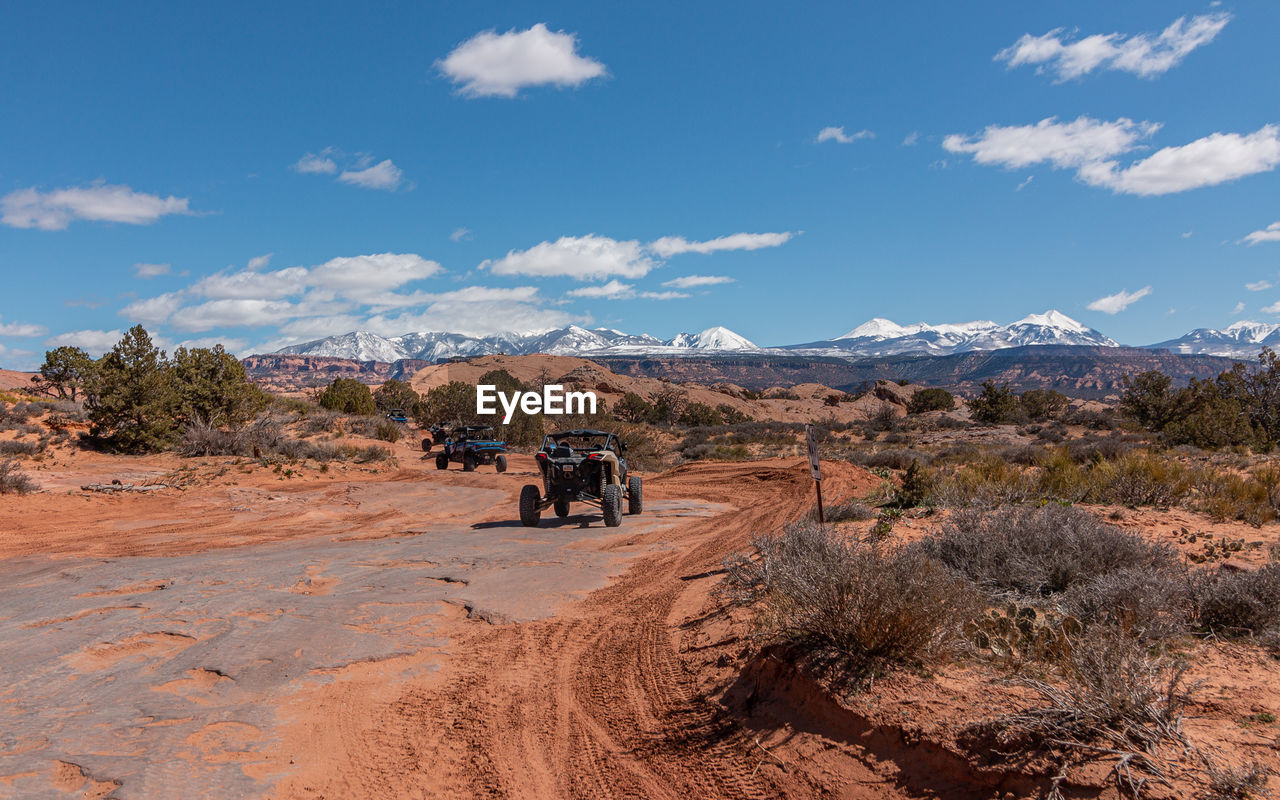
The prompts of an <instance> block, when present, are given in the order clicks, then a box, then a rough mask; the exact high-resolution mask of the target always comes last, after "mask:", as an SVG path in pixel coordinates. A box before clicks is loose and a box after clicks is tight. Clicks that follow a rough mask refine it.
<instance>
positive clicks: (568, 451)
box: [551, 444, 573, 458]
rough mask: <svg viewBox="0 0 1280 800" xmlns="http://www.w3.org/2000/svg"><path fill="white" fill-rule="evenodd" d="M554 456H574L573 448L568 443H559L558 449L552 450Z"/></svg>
mask: <svg viewBox="0 0 1280 800" xmlns="http://www.w3.org/2000/svg"><path fill="white" fill-rule="evenodd" d="M551 457H552V458H573V448H572V447H570V446H569V445H567V444H558V445H556V449H555V450H553V451H551Z"/></svg>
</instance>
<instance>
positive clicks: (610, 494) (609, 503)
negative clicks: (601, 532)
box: [600, 483, 622, 528]
mask: <svg viewBox="0 0 1280 800" xmlns="http://www.w3.org/2000/svg"><path fill="white" fill-rule="evenodd" d="M600 510H601V511H603V512H604V524H605V525H606V526H607V527H610V528H616V527H618V526H619V525H621V524H622V487H621V486H619V485H617V484H616V483H611V484H609V485H608V486H606V487H604V494H603V495H601V496H600Z"/></svg>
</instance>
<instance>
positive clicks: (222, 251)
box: [0, 2, 1280, 367]
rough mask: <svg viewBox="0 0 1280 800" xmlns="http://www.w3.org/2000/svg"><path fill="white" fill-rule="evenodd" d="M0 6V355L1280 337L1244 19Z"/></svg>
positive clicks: (826, 11) (429, 6) (922, 10)
mask: <svg viewBox="0 0 1280 800" xmlns="http://www.w3.org/2000/svg"><path fill="white" fill-rule="evenodd" d="M0 14H2V15H3V16H2V18H0V22H2V24H0V78H2V80H3V84H2V85H3V89H0V119H3V120H5V122H6V124H4V125H0V270H3V275H4V282H3V289H2V290H0V348H2V349H0V365H4V366H9V367H30V366H31V365H32V364H34V363H38V361H39V359H40V356H41V354H42V353H43V350H44V349H45V348H46V347H48V346H50V345H53V344H60V343H76V344H82V345H84V346H86V347H87V349H90V350H94V351H100V350H101V349H102V347H103V346H105V345H108V344H109V343H110V342H111V341H112V340H113V337H114V335H115V332H117V331H120V330H122V329H123V328H124V327H127V326H128V325H130V324H132V323H133V322H137V321H141V322H144V323H145V324H146V325H147V327H148V328H149V329H150V330H152V331H153V332H155V333H157V334H158V335H159V337H160V338H161V339H162V341H163V342H164V343H165V344H166V345H168V346H170V347H172V346H174V345H176V344H178V343H180V342H198V343H201V344H204V343H208V342H210V341H215V340H223V341H226V342H228V344H229V346H230V347H231V349H234V350H236V351H237V352H250V351H262V350H264V349H272V348H276V347H279V346H282V345H284V344H288V343H291V342H294V341H305V340H307V339H311V338H318V337H319V336H323V335H326V334H331V333H342V332H345V331H348V330H352V329H354V328H362V329H370V330H375V331H376V332H378V333H382V334H386V335H394V334H397V333H404V332H408V331H410V330H441V329H446V330H455V331H460V332H465V333H473V334H484V333H491V332H495V331H500V330H506V329H512V328H515V329H532V328H540V327H541V328H547V327H553V326H559V325H562V324H565V323H568V322H576V323H579V324H585V325H589V326H607V327H615V328H619V329H622V330H625V331H628V332H634V333H640V332H647V333H652V334H654V335H658V336H671V335H673V334H675V333H676V332H678V331H681V330H693V331H696V330H700V329H702V328H705V327H708V326H710V325H716V324H719V325H725V326H727V327H729V328H732V329H733V330H735V331H738V332H739V333H741V334H743V335H745V336H747V337H748V338H750V339H752V340H754V341H756V342H757V343H760V344H787V343H795V342H804V341H812V340H816V339H822V338H829V337H832V336H837V335H840V334H842V333H844V332H845V331H847V330H849V329H850V328H852V327H854V326H855V325H856V324H858V323H859V322H862V321H864V320H865V319H867V318H869V317H872V316H882V317H888V318H891V319H894V320H896V321H898V322H902V323H907V322H915V321H920V320H927V321H931V322H950V321H964V320H971V319H992V320H995V321H997V322H1010V321H1012V320H1014V319H1017V318H1019V317H1022V316H1024V315H1025V314H1027V313H1030V312H1038V311H1043V310H1045V309H1047V308H1057V309H1060V310H1061V311H1063V312H1065V313H1066V314H1068V315H1070V316H1072V317H1075V318H1076V319H1079V320H1080V321H1082V322H1084V323H1086V324H1088V325H1090V326H1092V327H1095V328H1098V329H1099V330H1101V331H1103V332H1104V333H1106V334H1108V335H1109V336H1111V337H1112V338H1114V339H1116V340H1118V341H1122V342H1126V343H1133V344H1142V343H1149V342H1154V341H1159V340H1162V339H1167V338H1171V337H1173V336H1176V335H1179V334H1181V333H1183V332H1185V331H1187V330H1189V329H1191V328H1195V327H1223V326H1226V325H1228V324H1230V323H1231V322H1233V321H1236V320H1240V319H1257V320H1262V321H1280V304H1278V303H1277V301H1278V300H1280V288H1275V289H1273V288H1270V285H1271V284H1277V285H1278V286H1280V225H1276V226H1275V227H1273V228H1272V229H1271V230H1270V231H1269V230H1268V226H1271V225H1273V223H1277V222H1280V202H1277V199H1278V198H1280V174H1278V171H1277V166H1278V165H1280V128H1277V127H1276V126H1277V125H1280V91H1277V87H1278V85H1280V84H1278V81H1277V79H1278V78H1280V48H1276V47H1275V44H1274V43H1275V41H1276V38H1277V35H1278V34H1280V6H1278V5H1277V4H1275V3H1273V2H1248V3H1246V2H1238V3H1231V2H1225V3H1222V4H1209V3H1170V2H1158V3H1157V2H1133V3H1124V4H1117V3H1113V2H1092V3H1086V2H1071V3H1067V2H1061V3H1048V2H1045V3H1025V2H1009V3H1003V4H999V3H980V4H961V3H945V4H944V3H936V2H919V3H907V2H904V3H895V4H849V3H830V4H810V5H808V6H806V7H802V8H793V7H783V6H778V5H777V4H768V5H766V4H763V3H756V2H737V3H732V4H729V3H724V4H713V3H699V4H689V3H666V2H647V3H643V4H634V5H631V6H628V7H621V6H619V5H617V4H603V3H543V4H538V5H537V7H536V9H535V8H534V7H533V4H518V3H483V4H480V3H471V4H458V3H413V4H408V3H383V4H380V3H363V4H360V5H355V4H352V5H341V4H334V3H306V4H300V3H299V4H288V3H276V4H260V3H254V4H248V3H243V4H242V3H233V2H220V3H216V4H196V3H154V4H145V3H127V4H118V5H112V6H110V7H108V6H107V5H105V4H100V3H82V4H71V3H41V4H22V5H19V4H14V3H11V4H7V5H6V6H5V7H4V9H3V11H0ZM1113 34H1114V35H1113ZM827 129H836V130H828V132H827V133H826V134H823V131H824V130H827ZM1251 234H1252V238H1250V235H1251ZM711 279H715V281H718V282H712V280H711ZM1247 285H1249V286H1251V287H1252V288H1247ZM1147 287H1149V290H1148V289H1147ZM1144 290H1146V291H1145V292H1144ZM1091 305H1093V306H1094V308H1093V309H1091V308H1090V306H1091ZM1264 309H1270V310H1264ZM1108 312H1110V313H1108Z"/></svg>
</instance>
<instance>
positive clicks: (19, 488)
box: [0, 461, 36, 494]
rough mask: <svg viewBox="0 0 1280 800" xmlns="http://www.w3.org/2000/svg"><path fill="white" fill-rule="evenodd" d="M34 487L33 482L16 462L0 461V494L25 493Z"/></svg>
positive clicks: (33, 489) (32, 490)
mask: <svg viewBox="0 0 1280 800" xmlns="http://www.w3.org/2000/svg"><path fill="white" fill-rule="evenodd" d="M35 489H36V485H35V483H34V482H33V481H32V480H31V479H30V478H28V477H27V476H26V475H25V474H24V473H23V472H22V469H21V468H20V467H19V466H18V462H16V461H0V494H27V493H29V492H34V491H35Z"/></svg>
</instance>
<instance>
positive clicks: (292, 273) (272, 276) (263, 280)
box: [135, 267, 311, 305]
mask: <svg viewBox="0 0 1280 800" xmlns="http://www.w3.org/2000/svg"><path fill="white" fill-rule="evenodd" d="M310 274H311V273H310V271H309V270H308V269H307V268H306V267H288V268H286V269H278V270H275V271H272V272H254V271H251V270H241V271H239V272H218V273H215V274H213V275H208V276H206V277H204V278H201V279H200V280H198V281H196V282H195V284H193V285H192V286H191V287H190V288H189V289H188V290H187V291H188V293H190V294H192V295H197V296H200V297H208V298H211V299H215V300H220V299H253V298H265V299H277V298H281V297H287V296H289V295H292V294H298V293H299V292H302V291H303V290H305V289H306V288H307V286H308V279H309V277H310ZM135 305H136V304H135Z"/></svg>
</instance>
